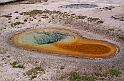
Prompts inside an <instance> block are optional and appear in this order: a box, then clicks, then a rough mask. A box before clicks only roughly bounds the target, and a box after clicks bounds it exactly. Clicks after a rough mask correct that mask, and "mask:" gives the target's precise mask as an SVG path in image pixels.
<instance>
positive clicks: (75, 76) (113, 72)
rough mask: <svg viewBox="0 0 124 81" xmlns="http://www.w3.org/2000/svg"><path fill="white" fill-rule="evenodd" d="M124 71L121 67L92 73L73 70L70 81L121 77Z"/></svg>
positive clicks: (93, 80)
mask: <svg viewBox="0 0 124 81" xmlns="http://www.w3.org/2000/svg"><path fill="white" fill-rule="evenodd" d="M121 74H122V72H121V71H120V70H119V69H116V68H112V69H110V70H108V71H106V72H95V73H91V74H81V73H79V72H72V73H71V74H70V77H69V79H70V81H97V80H106V79H108V78H109V79H112V78H116V77H119V76H120V75H121Z"/></svg>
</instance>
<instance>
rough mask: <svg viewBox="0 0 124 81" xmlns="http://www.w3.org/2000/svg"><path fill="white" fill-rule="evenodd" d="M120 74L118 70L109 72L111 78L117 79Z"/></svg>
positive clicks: (113, 69)
mask: <svg viewBox="0 0 124 81" xmlns="http://www.w3.org/2000/svg"><path fill="white" fill-rule="evenodd" d="M120 74H122V72H121V71H120V70H119V69H116V68H112V69H111V70H110V75H112V77H113V76H116V77H118V76H119V75H120Z"/></svg>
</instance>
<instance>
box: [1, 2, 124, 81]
mask: <svg viewBox="0 0 124 81" xmlns="http://www.w3.org/2000/svg"><path fill="white" fill-rule="evenodd" d="M5 1H7V0H5ZM8 1H9V0H8ZM1 3H2V4H0V81H124V1H123V0H23V1H19V2H18V1H17V2H12V3H3V2H2V0H1ZM42 28H47V29H52V28H57V29H68V30H71V31H74V32H78V34H79V35H80V37H82V38H86V39H93V40H102V41H107V42H109V43H112V44H113V45H115V46H116V47H117V48H118V50H117V51H116V53H115V54H114V56H111V57H105V58H92V57H90V58H88V57H73V56H66V55H60V54H59V53H56V54H51V53H47V52H42V51H41V52H37V51H31V50H27V49H24V48H21V47H18V46H16V45H15V44H13V43H12V42H11V41H10V40H11V38H12V37H13V36H15V35H17V34H18V33H20V32H22V31H29V30H32V29H42ZM72 48H73V47H72Z"/></svg>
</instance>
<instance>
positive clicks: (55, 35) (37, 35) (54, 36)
mask: <svg viewBox="0 0 124 81" xmlns="http://www.w3.org/2000/svg"><path fill="white" fill-rule="evenodd" d="M70 36H71V35H69V34H63V33H59V32H28V33H27V34H26V35H24V36H22V37H21V41H22V42H23V43H25V44H51V43H55V42H58V41H61V40H64V39H66V38H69V37H70Z"/></svg>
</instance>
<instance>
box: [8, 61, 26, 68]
mask: <svg viewBox="0 0 124 81" xmlns="http://www.w3.org/2000/svg"><path fill="white" fill-rule="evenodd" d="M10 64H11V65H12V67H13V68H24V66H23V65H21V64H19V63H18V62H17V61H14V62H13V63H10Z"/></svg>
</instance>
